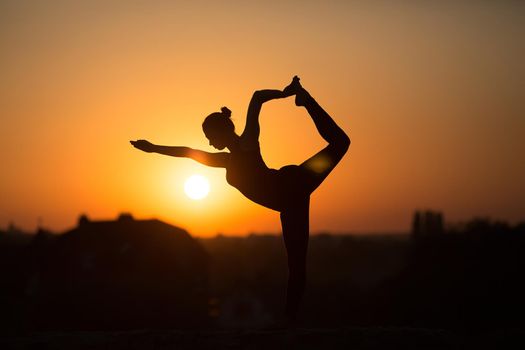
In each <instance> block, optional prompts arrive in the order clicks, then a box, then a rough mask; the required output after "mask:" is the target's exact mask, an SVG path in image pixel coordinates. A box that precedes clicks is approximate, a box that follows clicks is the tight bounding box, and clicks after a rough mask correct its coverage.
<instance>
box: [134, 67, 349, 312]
mask: <svg viewBox="0 0 525 350" xmlns="http://www.w3.org/2000/svg"><path fill="white" fill-rule="evenodd" d="M292 95H295V104H296V105H297V106H304V107H305V108H306V110H307V111H308V113H309V114H310V116H311V117H312V119H313V121H314V123H315V126H316V127H317V130H318V131H319V134H320V135H321V137H323V138H324V139H325V140H326V141H327V142H328V145H327V146H326V147H325V148H323V149H322V150H321V151H319V152H318V153H316V154H315V155H313V156H312V157H311V158H309V159H307V160H306V161H304V162H303V163H302V164H300V165H287V166H284V167H282V168H281V169H279V170H276V169H270V168H268V167H267V166H266V164H265V163H264V160H263V159H262V156H261V150H260V148H259V112H260V111H261V107H262V104H263V103H265V102H268V101H270V100H274V99H279V98H285V97H289V96H292ZM230 115H231V111H230V110H229V109H228V108H226V107H223V108H221V112H218V113H212V114H210V115H209V116H208V117H206V119H205V120H204V122H203V124H202V128H203V130H204V134H205V135H206V137H207V138H208V140H209V141H210V145H211V146H213V147H215V148H216V149H219V150H223V149H224V148H227V149H228V150H229V152H219V153H208V152H204V151H199V150H195V149H192V148H189V147H177V146H175V147H172V146H158V145H154V144H152V143H150V142H148V141H146V140H138V141H131V144H132V145H133V146H135V147H136V148H138V149H140V150H142V151H145V152H156V153H160V154H165V155H169V156H173V157H188V158H192V159H194V160H196V161H198V162H200V163H202V164H204V165H208V166H212V167H222V168H226V181H227V182H228V183H229V184H230V185H232V186H233V187H235V188H237V189H238V190H239V191H240V192H241V193H242V194H244V195H245V196H246V197H247V198H248V199H251V200H252V201H254V202H256V203H258V204H261V205H263V206H265V207H267V208H270V209H273V210H276V211H278V212H279V213H280V216H281V225H282V230H283V237H284V243H285V246H286V251H287V255H288V272H289V273H288V289H287V296H286V315H287V317H288V318H289V319H291V320H293V319H295V317H296V314H297V311H298V307H299V303H300V301H301V299H302V296H303V292H304V288H305V281H306V251H307V247H308V236H309V206H310V194H311V193H312V192H313V191H314V190H315V189H316V188H317V187H318V186H319V185H320V184H321V182H323V180H324V179H325V178H326V176H327V175H328V174H329V173H330V172H331V171H332V169H334V167H335V166H336V165H337V163H338V162H339V161H340V160H341V158H342V157H343V155H344V154H345V153H346V151H347V150H348V147H349V146H350V138H349V137H348V136H347V135H346V134H345V132H344V131H343V130H342V129H341V128H340V127H339V126H338V125H337V124H336V123H335V122H334V120H333V119H332V118H331V117H330V116H329V115H328V113H326V112H325V111H324V109H323V108H321V106H320V105H319V104H318V103H317V102H316V101H315V100H314V99H313V98H312V96H310V94H309V93H308V92H307V91H306V90H305V89H304V88H303V87H302V86H301V84H300V83H299V78H298V77H294V78H293V80H292V83H291V84H290V85H288V86H287V87H286V88H285V89H284V90H283V91H281V90H260V91H256V92H255V93H254V94H253V97H252V99H251V101H250V104H249V106H248V113H247V116H246V127H245V128H244V131H243V133H242V134H241V135H240V136H239V135H237V134H236V133H235V130H234V125H233V122H232V121H231V119H230ZM290 137H294V138H298V141H299V140H300V138H301V135H297V134H296V132H294V130H290Z"/></svg>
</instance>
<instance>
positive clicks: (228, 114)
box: [221, 107, 232, 118]
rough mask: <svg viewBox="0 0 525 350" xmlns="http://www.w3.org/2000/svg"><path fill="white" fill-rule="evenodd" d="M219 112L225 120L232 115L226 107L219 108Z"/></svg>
mask: <svg viewBox="0 0 525 350" xmlns="http://www.w3.org/2000/svg"><path fill="white" fill-rule="evenodd" d="M221 112H222V114H223V115H224V116H226V117H227V118H229V117H231V115H232V111H230V110H229V109H228V107H222V108H221Z"/></svg>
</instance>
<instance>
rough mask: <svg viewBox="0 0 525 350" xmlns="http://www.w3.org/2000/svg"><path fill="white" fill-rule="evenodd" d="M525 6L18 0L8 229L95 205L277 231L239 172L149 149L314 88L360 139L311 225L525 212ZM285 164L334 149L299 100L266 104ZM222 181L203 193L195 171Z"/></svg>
mask: <svg viewBox="0 0 525 350" xmlns="http://www.w3.org/2000/svg"><path fill="white" fill-rule="evenodd" d="M524 37H525V2H521V1H427V2H425V1H356V2H352V1H247V0H244V1H194V0H193V1H20V0H17V1H2V0H0V77H1V78H0V92H1V93H0V161H1V163H0V166H1V171H0V180H1V181H0V228H5V227H7V225H8V223H9V222H14V223H15V224H16V225H17V226H19V227H21V228H23V229H26V230H34V229H35V228H36V227H37V225H38V223H40V224H41V225H43V226H44V227H46V228H49V229H51V230H54V231H58V232H60V231H61V230H65V229H68V228H71V227H73V226H74V225H76V220H77V218H78V215H79V214H80V213H86V214H87V215H88V216H89V217H91V218H93V219H110V218H114V217H116V216H117V215H118V214H119V213H120V212H122V211H128V212H132V213H133V214H134V215H135V217H137V218H150V217H157V218H160V219H162V220H164V221H167V222H169V223H172V224H175V225H178V226H181V227H183V228H186V229H188V230H189V231H190V233H192V234H195V235H213V234H215V233H217V232H221V233H226V234H245V233H248V232H279V230H280V224H279V217H278V213H276V212H273V211H271V210H268V209H265V208H263V207H259V206H257V205H256V204H253V203H251V202H249V201H248V200H247V199H245V198H244V197H242V195H241V194H240V193H239V192H238V191H237V190H236V189H234V188H232V187H230V186H229V185H227V183H226V181H225V178H224V175H225V170H224V169H213V168H206V167H204V166H201V165H199V164H198V163H195V162H193V161H192V160H188V159H176V158H170V157H165V156H161V155H153V154H146V153H142V152H139V151H137V150H135V149H133V148H132V147H131V146H130V144H129V143H128V141H129V140H131V139H138V138H146V139H148V140H150V141H152V142H154V143H158V144H165V145H186V146H190V147H193V148H200V149H203V150H208V151H214V150H213V149H212V148H210V146H208V143H207V140H206V139H205V137H204V135H203V133H202V130H201V123H202V120H203V118H204V117H205V116H206V115H208V114H209V113H211V112H214V111H218V110H219V108H220V107H221V106H223V105H225V106H228V107H229V108H230V109H231V110H232V111H233V115H232V117H233V119H234V121H235V122H236V128H237V130H238V131H239V132H240V131H242V128H243V127H244V118H245V113H246V108H247V104H248V102H249V99H250V97H251V94H252V93H253V91H254V90H256V89H263V88H282V87H284V86H285V85H287V84H288V83H289V81H290V80H291V77H292V76H293V75H295V74H298V75H300V76H301V78H302V83H303V86H305V88H307V89H308V90H309V91H310V92H311V93H312V95H313V96H314V97H315V98H316V99H317V100H318V102H320V103H321V105H322V106H324V107H325V109H326V110H327V111H328V112H329V113H330V114H331V115H332V116H333V117H334V119H335V120H336V121H337V122H338V123H339V124H340V125H341V127H342V128H343V129H345V130H346V131H347V133H348V134H349V135H350V137H351V139H352V146H351V148H350V151H349V153H348V154H347V156H346V157H345V158H344V159H343V161H342V162H341V163H340V165H339V166H338V167H337V168H336V169H335V170H334V172H333V173H332V174H331V175H330V176H329V178H328V179H327V180H326V181H325V182H324V184H323V185H322V186H321V187H320V188H319V189H318V190H317V191H316V192H315V193H314V194H313V196H312V205H311V229H312V231H314V232H319V231H331V232H381V231H407V230H408V229H409V226H410V220H411V215H412V212H413V210H414V209H417V208H431V209H437V210H442V211H443V212H444V214H445V218H446V220H447V221H452V222H454V221H462V220H467V219H469V218H470V217H472V216H490V217H492V218H495V219H502V220H507V221H510V222H511V223H515V222H517V221H518V220H520V219H521V220H522V219H525V210H524V209H525V181H524V180H523V179H525V159H524V155H523V154H524V151H525V137H524V135H525V86H524V85H525V65H524V63H523V62H525V40H523V38H524ZM260 120H261V138H260V142H261V148H262V152H263V156H264V158H265V160H266V162H267V164H268V165H269V166H270V167H274V168H279V167H281V166H283V165H286V164H290V163H292V164H293V163H300V162H302V161H303V160H304V159H306V158H307V157H309V156H310V155H312V154H313V153H315V152H317V150H319V149H320V148H321V147H323V145H324V143H323V141H322V139H321V138H320V136H319V135H318V134H317V132H316V130H315V127H314V126H313V123H312V121H311V119H310V118H309V116H308V115H307V113H306V112H305V111H304V110H303V109H299V108H296V107H295V106H294V104H293V100H292V99H288V100H279V101H272V102H270V103H269V104H268V105H265V106H264V108H263V111H262V113H261V117H260ZM194 173H199V174H202V175H205V176H207V177H208V178H209V179H210V181H211V186H212V189H211V193H210V195H209V196H208V197H207V198H206V199H205V200H202V201H192V200H190V199H188V198H187V197H186V196H185V194H184V191H183V182H184V180H185V179H186V178H187V177H188V176H190V175H191V174H194Z"/></svg>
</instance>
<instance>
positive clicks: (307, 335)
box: [0, 328, 525, 350]
mask: <svg viewBox="0 0 525 350" xmlns="http://www.w3.org/2000/svg"><path fill="white" fill-rule="evenodd" d="M524 346H525V332H524V331H519V330H506V331H494V332H484V333H482V334H480V333H471V334H458V333H453V332H450V331H444V330H435V329H432V330H429V329H415V328H337V329H307V328H298V329H294V330H290V329H288V330H285V329H282V330H238V331H233V330H228V331H220V330H206V331H180V330H135V331H122V332H43V333H34V334H26V335H20V336H9V337H5V338H3V339H2V340H0V347H1V348H2V349H78V350H84V349H479V348H489V349H523V348H524Z"/></svg>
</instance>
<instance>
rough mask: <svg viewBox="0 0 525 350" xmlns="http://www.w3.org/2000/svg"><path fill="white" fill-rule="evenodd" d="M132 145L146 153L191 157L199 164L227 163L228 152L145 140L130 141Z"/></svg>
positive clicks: (217, 164) (220, 165)
mask: <svg viewBox="0 0 525 350" xmlns="http://www.w3.org/2000/svg"><path fill="white" fill-rule="evenodd" d="M130 143H131V144H132V145H133V147H135V148H137V149H140V150H141V151H144V152H148V153H159V154H164V155H167V156H171V157H185V158H191V159H193V160H195V161H197V162H199V163H201V164H204V165H207V166H211V167H219V168H225V167H226V166H227V165H228V160H229V159H230V158H229V157H230V154H229V153H228V152H219V153H210V152H204V151H200V150H196V149H193V148H190V147H179V146H159V145H155V144H153V143H151V142H149V141H147V140H137V141H130Z"/></svg>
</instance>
